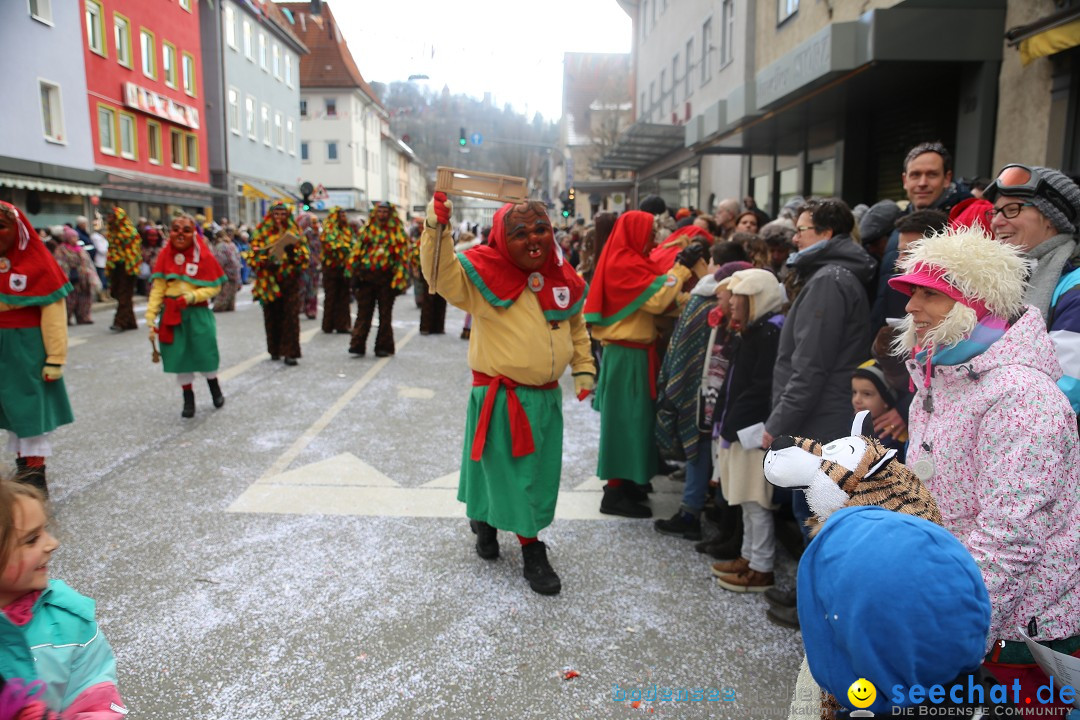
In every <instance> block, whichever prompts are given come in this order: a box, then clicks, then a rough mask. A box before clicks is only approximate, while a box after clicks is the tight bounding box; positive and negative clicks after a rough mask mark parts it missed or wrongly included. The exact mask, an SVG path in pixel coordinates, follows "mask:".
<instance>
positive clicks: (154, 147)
mask: <svg viewBox="0 0 1080 720" xmlns="http://www.w3.org/2000/svg"><path fill="white" fill-rule="evenodd" d="M146 155H147V159H148V160H149V161H150V162H151V163H153V164H154V165H160V164H161V123H159V122H158V121H156V120H147V121H146Z"/></svg>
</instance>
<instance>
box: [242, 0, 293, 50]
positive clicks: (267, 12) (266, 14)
mask: <svg viewBox="0 0 1080 720" xmlns="http://www.w3.org/2000/svg"><path fill="white" fill-rule="evenodd" d="M233 4H234V5H236V6H237V7H239V8H242V9H243V10H246V11H247V12H249V13H251V15H252V16H253V17H254V18H255V19H256V20H257V21H258V22H260V23H262V24H263V25H266V26H267V27H268V28H269V29H270V30H271V31H273V32H276V33H277V34H278V35H281V36H282V37H283V38H285V40H287V41H288V42H290V43H291V44H292V45H294V46H295V49H296V50H299V51H300V55H303V54H304V53H306V52H307V51H308V49H307V47H306V46H305V45H304V43H303V42H301V41H300V38H299V37H297V36H296V33H295V32H293V31H292V22H291V21H290V20H289V18H288V17H286V16H285V14H284V13H282V12H281V10H280V9H279V8H278V7H277V5H275V4H274V3H273V2H270V0H233Z"/></svg>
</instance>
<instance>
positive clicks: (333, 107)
mask: <svg viewBox="0 0 1080 720" xmlns="http://www.w3.org/2000/svg"><path fill="white" fill-rule="evenodd" d="M326 117H337V98H330V97H328V98H326Z"/></svg>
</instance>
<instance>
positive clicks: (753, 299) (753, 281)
mask: <svg viewBox="0 0 1080 720" xmlns="http://www.w3.org/2000/svg"><path fill="white" fill-rule="evenodd" d="M729 280H730V282H729V283H728V290H730V291H731V294H732V295H746V296H748V298H749V301H750V308H749V322H754V321H755V320H757V319H758V318H760V317H761V316H762V315H764V314H765V313H767V312H771V311H773V310H776V309H777V308H779V307H780V306H781V305H782V304H783V303H784V297H783V295H782V294H781V291H780V281H778V280H777V279H776V276H775V275H773V274H772V273H771V272H769V271H768V270H762V269H761V268H753V269H750V270H739V271H738V272H737V273H735V274H734V275H732V276H731V277H730V278H729Z"/></svg>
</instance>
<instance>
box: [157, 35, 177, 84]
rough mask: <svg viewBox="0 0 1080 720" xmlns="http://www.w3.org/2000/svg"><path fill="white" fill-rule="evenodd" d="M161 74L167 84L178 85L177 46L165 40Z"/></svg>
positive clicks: (163, 41)
mask: <svg viewBox="0 0 1080 720" xmlns="http://www.w3.org/2000/svg"><path fill="white" fill-rule="evenodd" d="M161 76H162V79H163V80H164V81H165V84H166V85H168V86H169V87H171V88H175V87H176V46H175V45H173V44H172V43H171V42H167V41H165V40H162V41H161Z"/></svg>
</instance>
